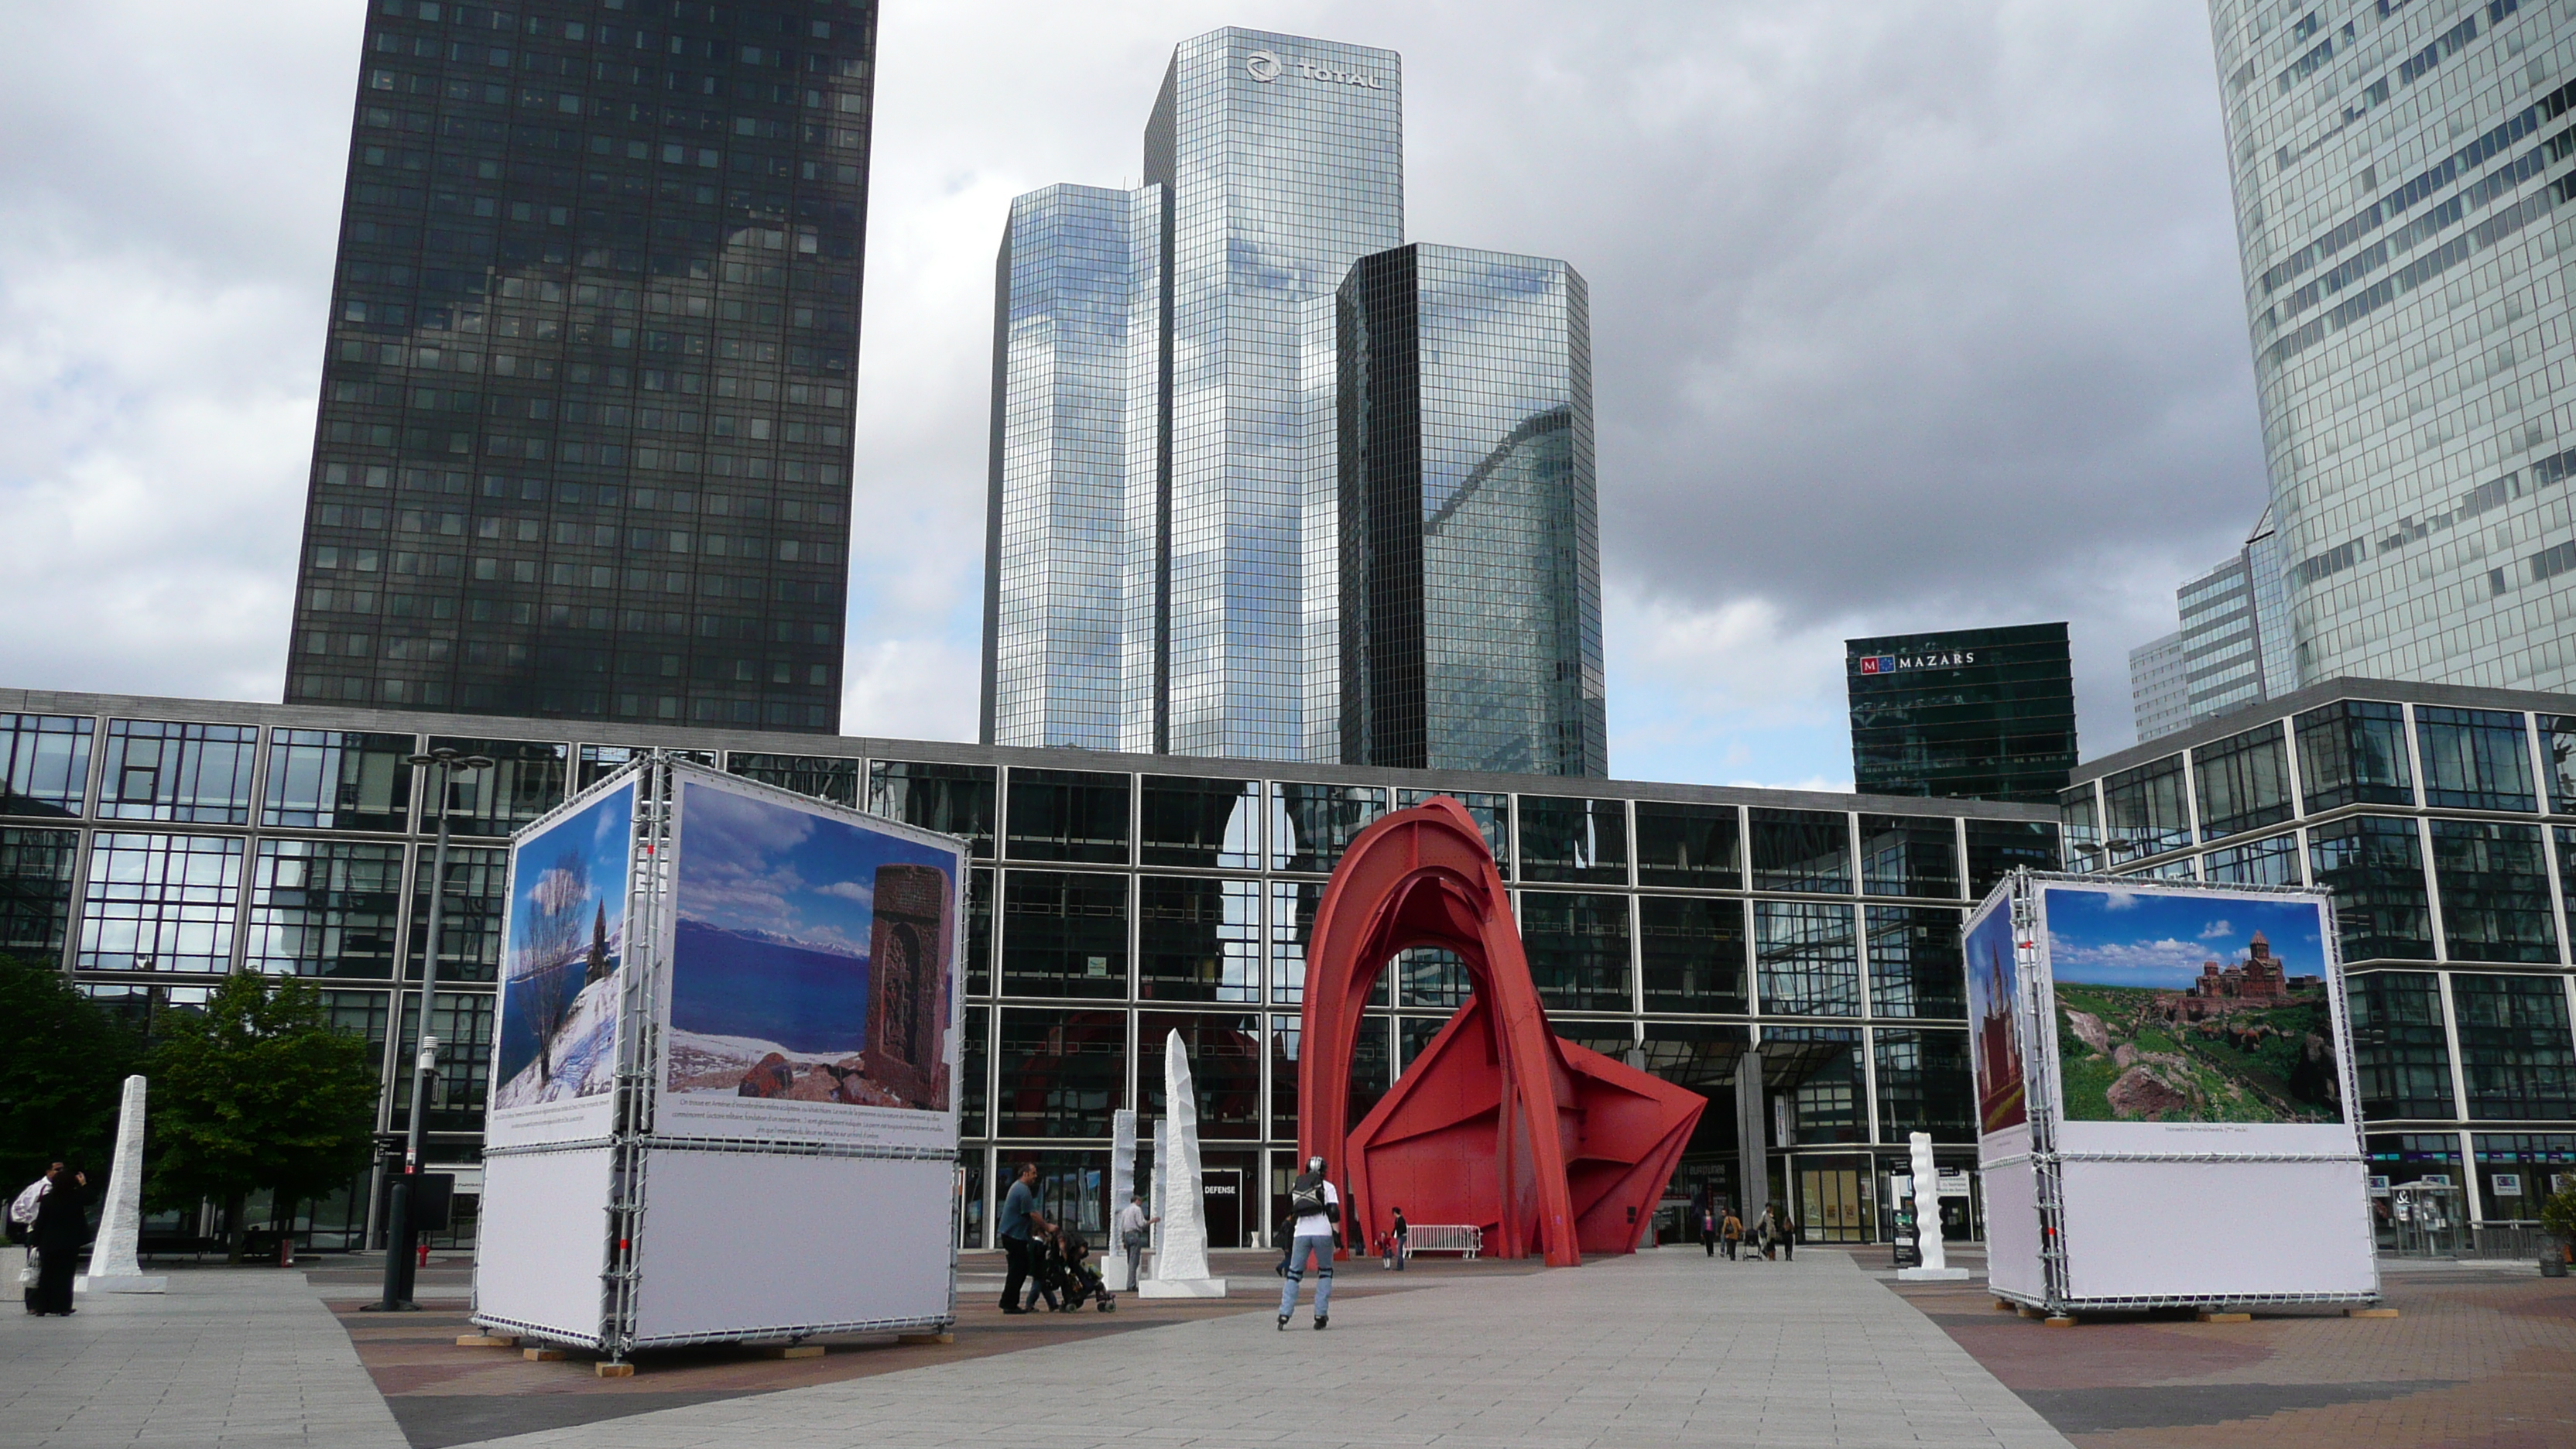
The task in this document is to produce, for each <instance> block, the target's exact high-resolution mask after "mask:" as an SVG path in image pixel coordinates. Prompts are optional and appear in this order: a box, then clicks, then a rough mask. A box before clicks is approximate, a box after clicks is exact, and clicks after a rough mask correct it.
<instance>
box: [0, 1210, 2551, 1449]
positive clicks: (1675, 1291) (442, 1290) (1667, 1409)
mask: <svg viewBox="0 0 2576 1449" xmlns="http://www.w3.org/2000/svg"><path fill="white" fill-rule="evenodd" d="M1228 1257H1229V1261H1227V1262H1225V1263H1223V1264H1222V1265H1221V1267H1222V1269H1223V1270H1224V1271H1228V1272H1230V1273H1233V1274H1235V1275H1236V1278H1235V1282H1236V1295H1235V1296H1234V1297H1233V1298H1232V1299H1229V1300H1227V1301H1225V1302H1222V1303H1189V1302H1173V1301H1169V1300H1159V1301H1156V1302H1153V1303H1145V1302H1141V1301H1139V1300H1136V1299H1133V1298H1128V1299H1125V1300H1123V1301H1122V1302H1121V1303H1120V1305H1119V1310H1118V1311H1117V1312H1116V1313H1113V1314H1096V1313H1090V1312H1084V1313H1080V1314H1068V1315H1061V1316H1059V1315H1049V1314H1043V1313H1042V1314H1038V1315H1033V1316H1030V1317H1024V1318H1005V1317H1004V1316H1002V1315H1001V1314H1000V1313H999V1312H998V1311H996V1309H995V1308H994V1307H993V1305H992V1303H991V1298H992V1296H993V1294H994V1292H995V1290H996V1286H997V1283H996V1280H995V1279H994V1278H993V1276H992V1275H991V1274H990V1272H989V1268H990V1266H991V1264H990V1263H989V1262H988V1261H986V1260H985V1259H983V1258H970V1259H969V1261H968V1265H967V1267H966V1269H965V1271H964V1273H963V1275H962V1276H961V1289H960V1296H961V1303H960V1320H959V1325H958V1334H957V1341H956V1342H955V1343H954V1344H949V1345H939V1346H912V1347H898V1346H895V1345H892V1344H890V1343H885V1342H882V1341H866V1340H858V1341H850V1342H845V1343H839V1344H836V1345H835V1347H834V1351H833V1352H832V1353H831V1354H830V1355H829V1356H827V1357H824V1358H819V1359H802V1360H791V1361H779V1360H776V1359H770V1358H764V1357H760V1356H757V1355H755V1354H752V1353H749V1352H746V1351H744V1350H739V1349H701V1350H693V1351H682V1352H675V1353H665V1354H660V1355H648V1356H646V1357H645V1358H644V1359H643V1360H642V1361H641V1365H642V1371H641V1372H639V1373H638V1374H637V1375H636V1376H635V1377H633V1378H630V1379H615V1380H602V1379H599V1378H596V1377H595V1376H594V1375H593V1374H592V1373H591V1372H590V1369H589V1367H588V1365H587V1364H586V1363H584V1362H583V1361H581V1360H580V1359H579V1358H574V1359H572V1360H568V1361H562V1362H545V1363H537V1362H529V1361H527V1360H526V1359H524V1358H523V1357H522V1356H521V1355H519V1354H517V1353H515V1352H512V1351H509V1350H496V1349H467V1348H458V1347H456V1346H455V1344H454V1339H455V1335H456V1334H457V1332H458V1331H459V1330H460V1328H461V1326H462V1324H463V1314H464V1307H465V1305H464V1302H463V1298H462V1294H463V1288H464V1277H463V1274H462V1271H461V1269H458V1268H454V1267H450V1268H445V1269H437V1270H433V1271H431V1272H430V1273H428V1274H426V1275H424V1279H423V1285H422V1298H423V1302H424V1305H425V1307H426V1308H427V1309H428V1311H426V1312H423V1313H420V1314H406V1315H399V1316H394V1317H383V1316H379V1315H374V1314H364V1315H361V1314H358V1313H356V1312H355V1311H354V1310H355V1308H356V1305H357V1303H358V1301H359V1300H361V1299H362V1298H364V1297H366V1296H369V1293H368V1288H367V1285H368V1283H369V1282H370V1281H371V1279H370V1275H369V1273H368V1272H367V1271H366V1269H365V1268H364V1266H363V1265H361V1264H357V1263H352V1262H348V1261H346V1260H343V1261H342V1262H341V1263H339V1264H338V1265H333V1266H322V1267H316V1268H311V1269H309V1271H303V1272H281V1271H278V1270H275V1269H240V1270H225V1269H198V1270H185V1269H183V1270H181V1271H178V1272H176V1273H174V1274H173V1281H172V1291H171V1292H170V1293H169V1294H168V1295H166V1296H163V1297H158V1298H145V1297H137V1298H103V1299H91V1298H84V1299H83V1300H82V1312H81V1313H80V1315H79V1316H77V1317H75V1318H73V1319H71V1320H68V1321H60V1320H42V1321H39V1320H34V1319H28V1318H25V1317H23V1316H20V1315H15V1314H11V1315H6V1316H0V1445H10V1446H16V1445H28V1446H45V1449H92V1446H105V1445H169V1446H190V1445H206V1446H220V1449H246V1446H259V1449H267V1446H280V1449H283V1446H352V1449H376V1446H384V1449H449V1446H470V1445H492V1446H501V1445H507V1446H511V1449H540V1446H544V1449H594V1446H596V1449H610V1446H615V1449H693V1446H718V1445H723V1446H734V1445H739V1444H743V1443H759V1444H762V1445H765V1446H816V1449H820V1446H841V1445H849V1446H857V1445H862V1444H864V1445H871V1446H876V1445H885V1446H907V1449H908V1446H920V1449H929V1446H946V1445H960V1446H963V1445H976V1446H986V1445H990V1444H993V1443H997V1442H1006V1443H1011V1444H1013V1445H1019V1446H1034V1449H1080V1446H1088V1445H1108V1444H1126V1443H1138V1442H1141V1443H1149V1444H1156V1445H1165V1446H1190V1445H1209V1446H1220V1445H1243V1444H1268V1443H1280V1444H1291V1445H1296V1446H1299V1449H1331V1446H1337V1445H1354V1446H1356V1445H1366V1446H1371V1449H1379V1446H1457V1449H1481V1446H1504V1445H1515V1446H1535V1449H1578V1446H1629V1445H1638V1446H1643V1445H1670V1444H1713V1445H1782V1446H1823V1445H1912V1446H1950V1445H1958V1446H1969V1445H1974V1446H2020V1445H2030V1446H2043V1445H2045V1446H2057V1445H2068V1444H2073V1445H2079V1446H2083V1449H2151V1446H2154V1449H2163V1446H2185V1445H2209V1444H2246V1445H2256V1444H2259V1445H2261V1446H2263V1449H2295V1446H2302V1445H2308V1444H2317V1445H2327V1444H2332V1445H2335V1446H2337V1449H2347V1446H2373V1445H2377V1446H2389V1449H2401V1446H2403V1449H2416V1446H2430V1445H2437V1444H2438V1445H2475V1446H2479V1449H2544V1446H2561V1445H2571V1444H2576V1409H2571V1408H2570V1406H2569V1395H2568V1394H2567V1392H2566V1389H2565V1386H2566V1384H2567V1383H2569V1382H2571V1381H2576V1289H2571V1288H2570V1286H2569V1280H2562V1281H2558V1282H2546V1281H2543V1280H2540V1279H2538V1278H2537V1277H2536V1276H2535V1275H2533V1273H2532V1272H2531V1270H2530V1269H2529V1268H2528V1267H2527V1266H2519V1265H2514V1266H2512V1267H2508V1268H2505V1269H2504V1270H2502V1271H2498V1270H2496V1269H2491V1268H2473V1267H2468V1266H2447V1267H2434V1268H2430V1269H2426V1268H2420V1267H2414V1266H2411V1265H2404V1266H2401V1265H2391V1270H2390V1272H2389V1275H2388V1287H2389V1294H2390V1301H2391V1302H2392V1303H2394V1304H2396V1305H2397V1306H2399V1307H2400V1308H2401V1310H2403V1316H2402V1317H2401V1318H2399V1319H2397V1320H2394V1321H2387V1320H2376V1321H2365V1320H2353V1319H2346V1318H2343V1317H2341V1316H2340V1315H2335V1314H2330V1313H2328V1314H2312V1315H2291V1316H2280V1317H2265V1318H2260V1319H2257V1320H2256V1321H2254V1322H2252V1323H2246V1324H2198V1323H2194V1322H2191V1321H2190V1320H2189V1319H2188V1318H2187V1317H2175V1316H2167V1317H2164V1318H2157V1319H2147V1318H2135V1319H2127V1320H2121V1321H2114V1322H2105V1323H2099V1324H2091V1323H2088V1324H2085V1325H2082V1326H2079V1327H2077V1328H2073V1329H2051V1328H2045V1327H2042V1326H2041V1325H2038V1324H2036V1323H2031V1322H2029V1321H2027V1320H2024V1319H2020V1318H2017V1317H2014V1316H2012V1315H2009V1314H2000V1313H1996V1312H1995V1311H1994V1310H1993V1307H1992V1300H1991V1299H1990V1298H1989V1297H1987V1296H1986V1294H1985V1293H1984V1292H1983V1291H1982V1289H1981V1288H1980V1287H1979V1286H1978V1285H1976V1284H1973V1283H1971V1284H1967V1285H1962V1286H1955V1287H1954V1286H1949V1285H1940V1286H1924V1285H1912V1284H1906V1285H1898V1284H1895V1283H1893V1282H1892V1281H1891V1279H1892V1275H1891V1274H1889V1273H1887V1272H1886V1262H1885V1251H1884V1250H1883V1249H1878V1250H1871V1249H1863V1250H1859V1251H1857V1252H1842V1251H1836V1250H1830V1249H1814V1248H1811V1249H1807V1250H1805V1251H1803V1252H1802V1253H1801V1254H1800V1256H1799V1258H1798V1260H1797V1261H1796V1262H1794V1263H1746V1264H1728V1263H1725V1262H1724V1261H1722V1260H1720V1261H1717V1262H1714V1263H1712V1262H1711V1261H1709V1260H1708V1259H1706V1258H1704V1257H1702V1256H1701V1255H1700V1254H1699V1253H1698V1252H1697V1251H1696V1250H1693V1249H1666V1250H1662V1251H1659V1252H1649V1253H1645V1254H1641V1255H1639V1256H1637V1257H1635V1258H1630V1259H1611V1260H1604V1261H1598V1262H1595V1263H1593V1264H1591V1265H1589V1266H1587V1267H1585V1268H1583V1269H1580V1270H1578V1271H1573V1272H1545V1271H1538V1270H1536V1269H1534V1268H1533V1267H1531V1266H1530V1265H1527V1264H1518V1263H1509V1264H1506V1263H1477V1264H1458V1263H1446V1262H1443V1263H1424V1264H1421V1265H1419V1267H1418V1269H1417V1271H1415V1272H1412V1273H1407V1274H1404V1275H1402V1276H1397V1275H1392V1274H1387V1273H1384V1272H1381V1271H1379V1270H1378V1269H1377V1267H1376V1265H1375V1264H1374V1263H1367V1262H1361V1263H1352V1264H1348V1265H1346V1266H1345V1267H1344V1269H1343V1271H1342V1274H1341V1277H1340V1282H1341V1285H1342V1291H1341V1292H1340V1293H1339V1295H1338V1296H1337V1300H1336V1306H1337V1307H1338V1308H1339V1309H1340V1311H1338V1312H1336V1313H1335V1314H1334V1318H1333V1326H1332V1328H1331V1330H1330V1331H1328V1332H1325V1333H1316V1332H1313V1331H1311V1330H1310V1329H1309V1328H1308V1327H1307V1326H1306V1322H1305V1319H1304V1317H1303V1316H1302V1315H1301V1316H1300V1318H1299V1320H1298V1322H1297V1324H1296V1326H1295V1327H1293V1328H1292V1329H1291V1330H1290V1331H1288V1332H1286V1333H1280V1332H1277V1331H1275V1330H1274V1329H1273V1327H1272V1325H1271V1314H1270V1310H1269V1307H1268V1306H1267V1305H1268V1303H1269V1302H1270V1301H1273V1300H1274V1298H1275V1291H1276V1290H1275V1282H1276V1280H1274V1279H1272V1278H1270V1277H1269V1276H1268V1273H1267V1269H1266V1263H1267V1261H1268V1260H1267V1259H1266V1258H1264V1257H1262V1256H1259V1255H1252V1254H1245V1255H1241V1256H1239V1257H1237V1256H1234V1255H1228ZM1968 1261H1970V1262H1972V1263H1973V1262H1974V1261H1975V1259H1974V1257H1973V1255H1972V1254H1971V1255H1969V1257H1968Z"/></svg>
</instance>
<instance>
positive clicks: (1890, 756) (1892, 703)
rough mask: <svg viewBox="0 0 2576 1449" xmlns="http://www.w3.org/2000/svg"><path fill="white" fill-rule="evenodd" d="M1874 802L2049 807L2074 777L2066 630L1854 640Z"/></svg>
mask: <svg viewBox="0 0 2576 1449" xmlns="http://www.w3.org/2000/svg"><path fill="white" fill-rule="evenodd" d="M1843 650H1844V655H1845V659H1844V666H1845V667H1844V686H1845V688H1846V690H1847V692H1848V693H1849V695H1850V698H1851V736H1852V773H1853V778H1854V779H1855V780H1856V781H1857V782H1858V788H1859V789H1860V791H1861V792H1862V793H1863V794H1870V795H1929V796H1935V797H1939V798H1943V799H1953V800H2025V801H2030V802H2032V803H2035V804H2044V803H2046V802H2047V801H2049V800H2051V799H2053V798H2054V797H2055V796H2056V793H2057V792H2058V791H2059V790H2061V789H2063V788H2065V785H2066V776H2067V771H2069V770H2071V769H2073V768H2074V767H2075V675H2074V665H2073V663H2072V656H2071V655H2070V654H2069V653H2068V646H2067V640H2066V626H2065V625H2064V624H2024V625H2016V626H2014V627H2011V628H2003V629H1959V630H1952V631H1949V632H1946V633H1940V634H1904V635H1888V636H1884V637H1881V638H1875V639H1850V640H1846V641H1844V645H1843Z"/></svg>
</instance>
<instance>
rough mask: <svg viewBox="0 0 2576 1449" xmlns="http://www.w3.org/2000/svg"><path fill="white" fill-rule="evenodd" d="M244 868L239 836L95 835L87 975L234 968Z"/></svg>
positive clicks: (84, 922) (85, 900) (86, 915)
mask: <svg viewBox="0 0 2576 1449" xmlns="http://www.w3.org/2000/svg"><path fill="white" fill-rule="evenodd" d="M241 870H242V842H241V840H240V839H239V838H238V837H235V836H225V835H129V834H126V833H123V832H113V833H111V832H105V831H102V832H100V833H99V834H97V835H95V836H93V837H91V841H90V853H89V882H88V887H87V891H86V894H85V895H84V896H83V897H82V900H81V924H80V950H79V952H78V955H77V957H76V960H77V961H78V963H79V965H80V967H81V969H83V970H87V971H211V972H222V971H229V970H231V969H232V958H233V929H234V925H233V923H234V921H235V919H236V916H237V911H238V908H239V905H240V896H241Z"/></svg>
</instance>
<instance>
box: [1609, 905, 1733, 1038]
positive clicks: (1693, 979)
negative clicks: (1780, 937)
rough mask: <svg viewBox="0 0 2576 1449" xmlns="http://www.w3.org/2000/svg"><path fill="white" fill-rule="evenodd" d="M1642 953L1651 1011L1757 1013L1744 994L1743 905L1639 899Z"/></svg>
mask: <svg viewBox="0 0 2576 1449" xmlns="http://www.w3.org/2000/svg"><path fill="white" fill-rule="evenodd" d="M1637 948H1638V953H1639V955H1640V957H1641V958H1642V961H1643V969H1644V972H1645V986H1646V1009H1647V1010H1648V1011H1696V1012H1740V1011H1749V1010H1751V1009H1752V1006H1751V1003H1750V1002H1749V1001H1747V999H1746V997H1745V990H1744V985H1745V949H1744V948H1745V930H1744V902H1742V901H1727V900H1710V899H1707V898H1705V897H1701V898H1676V897H1672V896H1639V897H1638V898H1637Z"/></svg>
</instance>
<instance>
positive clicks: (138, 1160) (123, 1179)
mask: <svg viewBox="0 0 2576 1449" xmlns="http://www.w3.org/2000/svg"><path fill="white" fill-rule="evenodd" d="M142 1237H143V1078H141V1077H139V1076H135V1077H128V1078H126V1079H125V1103H124V1106H123V1108H122V1109H121V1110H120V1111H119V1112H118V1113H117V1117H116V1161H115V1162H114V1164H112V1165H111V1166H110V1167H109V1168H108V1173H107V1203H106V1205H105V1207H104V1209H103V1210H102V1211H101V1213H100V1216H99V1223H98V1241H97V1242H95V1243H93V1244H91V1245H90V1250H89V1271H88V1272H87V1273H84V1274H82V1275H81V1277H80V1279H79V1281H78V1282H76V1283H74V1284H73V1285H72V1286H74V1287H76V1288H79V1289H81V1290H83V1291H85V1292H90V1293H163V1292H167V1291H169V1287H170V1280H169V1279H167V1278H164V1277H161V1276H159V1275H157V1274H156V1275H149V1276H147V1275H146V1274H145V1273H144V1271H143V1265H142V1263H141V1262H140V1261H138V1260H137V1259H136V1257H135V1252H136V1250H137V1249H138V1248H139V1247H140V1246H141V1243H142Z"/></svg>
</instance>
